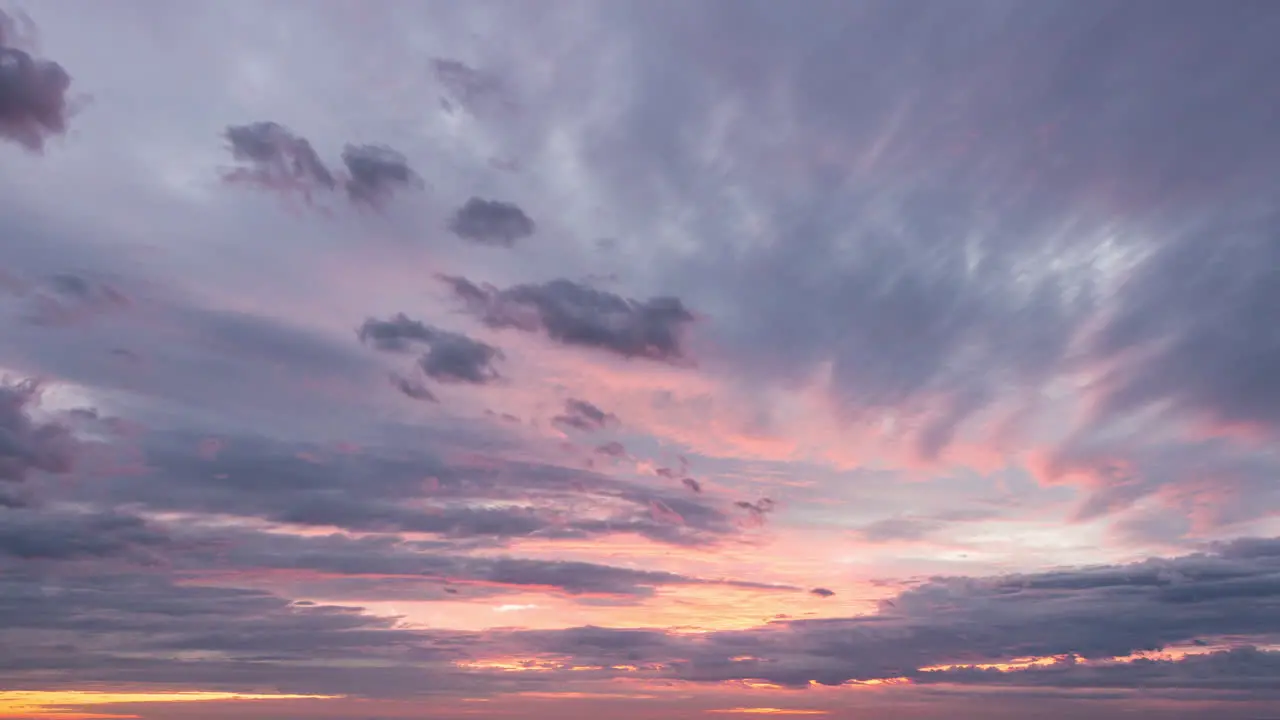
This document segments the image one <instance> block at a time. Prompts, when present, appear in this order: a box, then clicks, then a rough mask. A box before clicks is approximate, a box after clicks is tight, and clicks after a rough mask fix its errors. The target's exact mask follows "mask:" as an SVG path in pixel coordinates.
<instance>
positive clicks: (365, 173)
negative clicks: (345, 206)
mask: <svg viewBox="0 0 1280 720" xmlns="http://www.w3.org/2000/svg"><path fill="white" fill-rule="evenodd" d="M342 164H343V165H346V167H347V174H348V178H347V181H346V188H347V195H348V196H349V197H350V198H351V200H352V201H354V202H358V203H365V204H368V205H375V206H377V205H381V204H382V203H384V202H386V201H387V200H388V199H390V198H391V196H392V195H393V194H395V192H396V190H399V189H403V188H420V187H422V179H421V178H420V177H418V174H417V173H416V172H414V171H413V169H412V168H410V167H409V161H408V160H407V159H406V158H405V156H404V154H403V153H400V152H398V151H396V150H393V149H391V148H389V147H387V146H386V145H347V146H346V147H345V148H343V150H342Z"/></svg>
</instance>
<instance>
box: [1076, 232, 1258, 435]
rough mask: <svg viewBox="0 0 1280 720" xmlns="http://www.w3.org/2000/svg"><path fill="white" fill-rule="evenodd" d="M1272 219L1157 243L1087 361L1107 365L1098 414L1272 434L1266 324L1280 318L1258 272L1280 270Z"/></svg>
mask: <svg viewBox="0 0 1280 720" xmlns="http://www.w3.org/2000/svg"><path fill="white" fill-rule="evenodd" d="M1275 220H1276V218H1275V217H1274V216H1273V215H1271V214H1268V215H1266V216H1263V217H1258V218H1256V219H1249V220H1245V221H1240V220H1234V221H1227V222H1226V223H1213V224H1210V225H1208V226H1207V227H1196V228H1193V229H1189V230H1185V231H1181V232H1176V233H1174V234H1172V235H1171V236H1169V237H1165V238H1162V241H1161V243H1160V245H1159V246H1158V247H1157V248H1155V250H1154V253H1153V255H1152V256H1151V257H1150V258H1149V259H1148V260H1147V261H1146V262H1144V263H1143V264H1142V265H1141V266H1140V267H1139V269H1138V270H1137V271H1136V272H1135V273H1134V276H1133V278H1132V279H1131V280H1130V281H1129V282H1128V283H1126V284H1125V286H1124V288H1123V289H1122V291H1121V293H1120V294H1119V296H1118V297H1117V299H1116V305H1115V307H1114V312H1113V314H1112V315H1111V317H1110V319H1109V321H1108V322H1107V324H1106V325H1105V326H1104V327H1103V328H1102V330H1101V332H1100V333H1099V334H1098V335H1097V337H1096V339H1095V341H1094V344H1093V347H1092V353H1093V355H1094V357H1095V358H1096V359H1097V360H1098V361H1100V362H1111V363H1115V364H1114V365H1113V367H1114V369H1113V370H1112V371H1111V372H1110V373H1109V375H1108V376H1107V377H1106V379H1105V383H1104V386H1103V391H1104V396H1103V398H1102V400H1101V407H1099V408H1098V412H1099V414H1100V415H1103V416H1115V415H1117V414H1123V413H1132V412H1135V411H1139V410H1142V409H1145V408H1149V407H1152V406H1157V405H1160V404H1167V405H1168V406H1171V407H1172V408H1175V409H1177V410H1181V411H1183V412H1185V413H1187V414H1189V415H1190V416H1191V417H1193V418H1199V419H1202V420H1207V421H1209V422H1212V423H1214V424H1218V425H1224V426H1231V425H1245V426H1261V427H1263V428H1266V429H1269V430H1273V431H1274V430H1277V429H1280V409H1277V408H1280V377H1278V376H1277V373H1275V372H1274V368H1275V367H1277V363H1278V362H1280V343H1277V342H1276V340H1275V338H1274V335H1275V333H1274V331H1273V329H1272V326H1271V324H1270V323H1269V322H1268V320H1267V318H1270V317H1274V316H1275V314H1276V313H1277V312H1280V289H1277V287H1276V283H1275V282H1274V278H1272V277H1271V275H1270V273H1269V271H1268V270H1267V269H1266V268H1269V267H1273V266H1274V265H1275V263H1278V262H1280V236H1278V235H1277V234H1276V232H1275ZM1129 358H1132V361H1127V360H1128V359H1129Z"/></svg>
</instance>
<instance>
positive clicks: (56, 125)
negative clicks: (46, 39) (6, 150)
mask: <svg viewBox="0 0 1280 720" xmlns="http://www.w3.org/2000/svg"><path fill="white" fill-rule="evenodd" d="M22 19H26V18H25V17H24V18H22ZM28 22H29V20H28ZM19 40H20V37H19V27H18V18H14V17H12V16H10V15H8V14H6V13H5V12H4V11H3V10H0V138H3V139H5V140H8V141H10V142H14V143H17V144H18V145H21V146H22V147H23V148H25V149H27V150H29V151H31V152H41V151H42V150H44V146H45V142H46V141H47V140H48V139H49V138H50V137H52V136H55V135H62V134H63V133H65V132H66V131H67V119H68V116H69V109H68V106H67V90H68V89H70V87H71V76H70V75H69V74H68V73H67V71H66V70H64V69H63V68H62V66H61V65H59V64H58V63H56V62H53V61H52V60H45V59H42V58H38V57H34V56H32V55H31V54H30V53H28V52H27V51H26V50H23V49H22V48H20V47H18V44H20V43H19Z"/></svg>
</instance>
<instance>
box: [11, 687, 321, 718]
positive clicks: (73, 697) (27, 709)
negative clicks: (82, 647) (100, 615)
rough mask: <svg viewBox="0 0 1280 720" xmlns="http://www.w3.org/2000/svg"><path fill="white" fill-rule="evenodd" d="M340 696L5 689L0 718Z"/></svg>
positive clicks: (104, 715)
mask: <svg viewBox="0 0 1280 720" xmlns="http://www.w3.org/2000/svg"><path fill="white" fill-rule="evenodd" d="M341 697H343V696H341V695H288V694H278V695H267V694H257V693H232V692H150V693H148V692H127V693H126V692H118V693H117V692H94V691H89V690H67V691H50V690H7V691H0V718H58V719H59V720H98V719H107V718H137V717H138V716H137V715H120V714H110V713H85V712H77V711H75V710H69V709H67V708H78V707H86V706H93V705H126V704H138V703H183V702H213V701H219V700H221V701H228V700H334V699H337V698H341Z"/></svg>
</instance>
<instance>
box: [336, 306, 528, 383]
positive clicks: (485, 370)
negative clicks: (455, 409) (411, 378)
mask: <svg viewBox="0 0 1280 720" xmlns="http://www.w3.org/2000/svg"><path fill="white" fill-rule="evenodd" d="M356 334H357V335H358V336H359V338H360V340H361V341H362V342H365V343H369V344H372V345H373V346H374V347H376V348H378V349H379V350H387V351H404V350H408V349H409V347H410V344H412V343H418V344H421V345H426V346H427V348H428V349H427V352H426V353H424V354H423V355H422V357H421V358H420V359H419V360H418V366H419V367H420V368H421V369H422V372H423V373H424V374H426V376H427V377H429V378H432V379H433V380H436V381H438V382H445V383H450V382H461V383H471V384H474V385H486V384H489V383H492V382H495V381H497V380H499V379H500V378H501V375H500V374H499V373H498V370H497V368H496V367H494V363H495V362H496V361H498V360H500V359H502V357H503V354H502V351H501V350H500V349H498V348H496V347H494V346H492V345H490V344H488V343H485V342H481V341H480V340H475V339H473V338H471V337H468V336H466V335H463V334H461V333H455V332H450V331H448V330H441V329H439V328H435V327H431V326H429V325H426V324H424V323H422V322H420V321H417V320H412V319H410V318H409V317H408V316H406V315H405V314H404V313H398V314H397V315H395V316H394V317H392V318H391V319H390V320H376V319H373V318H369V319H368V320H365V321H364V323H363V324H362V325H361V326H360V327H359V329H358V330H357V331H356ZM402 391H403V388H402Z"/></svg>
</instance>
